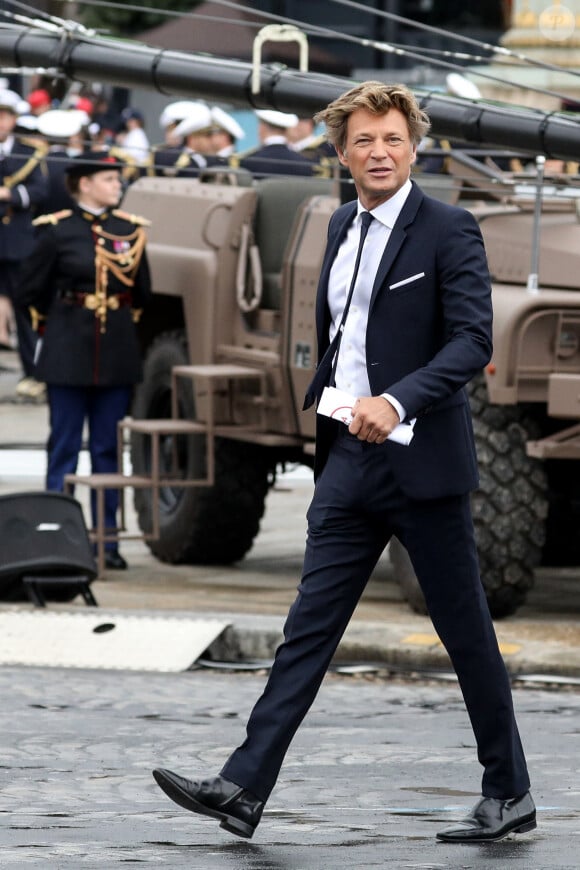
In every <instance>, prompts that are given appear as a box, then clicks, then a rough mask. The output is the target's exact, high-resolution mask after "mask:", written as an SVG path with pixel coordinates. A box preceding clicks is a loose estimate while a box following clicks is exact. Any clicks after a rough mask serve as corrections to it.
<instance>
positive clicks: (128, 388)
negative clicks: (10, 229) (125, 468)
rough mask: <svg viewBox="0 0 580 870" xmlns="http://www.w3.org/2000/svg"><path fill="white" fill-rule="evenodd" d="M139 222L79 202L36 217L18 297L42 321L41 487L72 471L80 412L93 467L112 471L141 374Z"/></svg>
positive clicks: (58, 486) (108, 508)
mask: <svg viewBox="0 0 580 870" xmlns="http://www.w3.org/2000/svg"><path fill="white" fill-rule="evenodd" d="M145 223H147V222H146V221H143V219H141V218H137V217H135V216H132V215H128V214H126V213H125V212H122V211H119V210H116V209H114V210H112V211H105V212H103V213H101V214H100V215H94V214H92V213H90V212H87V211H84V210H83V209H82V208H80V207H79V206H78V205H76V204H75V205H74V206H73V208H71V209H67V210H65V211H61V212H58V213H56V214H51V215H44V216H42V217H41V218H38V219H37V220H36V221H35V224H36V225H37V227H38V239H37V242H36V246H35V248H34V250H33V252H32V254H31V256H30V258H29V260H28V262H27V264H26V266H25V267H24V270H23V274H22V279H21V284H20V301H21V302H22V303H23V304H26V305H29V306H31V307H32V308H33V309H34V311H35V313H36V314H37V315H38V316H39V318H40V322H41V324H43V327H44V328H43V329H42V330H41V332H42V341H41V345H40V350H39V353H38V356H37V364H36V372H35V374H36V377H37V378H39V379H40V380H42V381H45V382H46V384H47V390H48V400H49V406H50V423H51V433H50V439H49V444H48V471H47V489H50V490H57V491H62V489H63V484H64V476H65V474H68V473H73V472H74V471H75V470H76V466H77V461H78V454H79V451H80V449H81V438H82V430H83V424H84V420H85V418H88V421H89V450H90V454H91V468H92V471H93V472H94V473H100V472H105V473H107V472H114V471H116V470H117V450H116V447H117V431H116V428H117V422H118V420H120V419H121V418H122V417H123V416H125V414H126V413H127V411H128V409H129V404H130V399H131V392H132V387H133V385H134V384H135V383H136V382H138V381H139V380H140V379H141V376H142V363H141V354H140V349H139V343H138V337H137V334H136V329H135V321H136V320H137V319H138V315H139V314H140V311H141V309H142V308H143V306H144V305H145V304H146V303H147V300H148V299H149V296H150V293H151V283H150V276H149V267H148V263H147V257H146V253H145V231H144V228H143V224H145ZM117 503H118V498H117V493H116V492H114V491H111V492H108V493H107V497H106V499H105V520H106V525H107V527H108V528H114V527H115V526H116V510H117ZM93 510H94V505H93ZM93 520H94V516H93ZM110 549H115V545H113V544H111V545H110Z"/></svg>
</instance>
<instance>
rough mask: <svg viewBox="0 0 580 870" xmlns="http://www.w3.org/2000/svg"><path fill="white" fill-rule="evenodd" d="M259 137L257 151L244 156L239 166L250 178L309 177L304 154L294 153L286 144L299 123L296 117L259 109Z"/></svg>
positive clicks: (308, 163) (310, 173)
mask: <svg viewBox="0 0 580 870" xmlns="http://www.w3.org/2000/svg"><path fill="white" fill-rule="evenodd" d="M256 117H257V118H258V137H259V139H260V147H258V148H257V149H256V150H254V151H251V152H246V154H245V155H243V157H242V159H241V160H240V166H242V167H243V168H244V169H248V170H249V171H250V172H251V173H252V174H253V175H255V176H257V177H262V176H265V175H312V163H311V162H310V160H308V158H307V157H305V156H304V155H303V154H299V153H298V152H296V151H293V150H292V149H291V148H290V146H289V144H288V130H289V129H290V128H291V127H295V126H296V124H297V123H298V116H297V115H292V114H287V113H286V112H277V111H275V110H274V109H259V110H258V111H257V112H256Z"/></svg>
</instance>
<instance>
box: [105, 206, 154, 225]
mask: <svg viewBox="0 0 580 870" xmlns="http://www.w3.org/2000/svg"><path fill="white" fill-rule="evenodd" d="M111 214H114V215H115V217H118V218H123V220H126V221H129V222H130V223H132V224H137V226H140V227H150V226H151V221H148V220H147V218H144V217H140V216H139V215H138V214H129V212H128V211H123V210H122V209H120V208H115V209H113V211H112V212H111Z"/></svg>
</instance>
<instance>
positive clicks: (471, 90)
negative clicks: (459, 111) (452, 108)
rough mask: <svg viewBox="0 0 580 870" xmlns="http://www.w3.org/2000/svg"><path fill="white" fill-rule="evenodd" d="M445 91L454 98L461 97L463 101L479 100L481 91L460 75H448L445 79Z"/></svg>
mask: <svg viewBox="0 0 580 870" xmlns="http://www.w3.org/2000/svg"><path fill="white" fill-rule="evenodd" d="M445 81H446V83H447V90H448V91H449V93H450V94H453V96H454V97H463V98H464V99H465V100H480V99H481V91H480V90H479V88H478V87H477V85H476V84H474V83H473V82H471V81H469V79H466V78H465V76H462V75H460V73H449V75H448V76H447V78H446V79H445Z"/></svg>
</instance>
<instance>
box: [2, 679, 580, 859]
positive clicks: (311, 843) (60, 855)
mask: <svg viewBox="0 0 580 870" xmlns="http://www.w3.org/2000/svg"><path fill="white" fill-rule="evenodd" d="M264 679H265V675H264V674H263V673H258V674H244V673H236V674H231V673H223V672H214V671H209V670H197V671H193V672H192V671H188V672H185V673H180V674H143V673H129V672H122V673H117V672H111V671H76V670H59V669H36V668H20V669H19V668H0V696H1V697H2V705H1V706H0V733H1V734H2V756H1V762H0V867H2V870H16V868H18V870H19V868H22V867H29V866H30V867H39V868H43V870H44V868H47V870H93V868H101V870H109V868H117V867H126V866H133V865H138V866H143V865H144V866H156V867H162V868H168V870H181V868H184V870H185V868H187V870H219V868H222V870H338V868H354V870H370V868H396V870H402V868H431V870H435V868H449V870H459V868H471V870H495V868H497V870H505V868H507V867H509V868H510V870H546V868H557V870H573V868H577V867H578V845H579V844H578V832H579V830H580V829H579V826H578V818H579V813H580V789H579V788H578V784H577V776H576V775H575V774H576V773H577V770H578V728H577V722H578V718H579V715H580V693H578V692H562V691H561V692H557V693H555V692H549V691H545V690H542V691H538V690H533V689H516V691H515V703H516V707H517V711H518V716H519V720H520V727H521V730H522V738H523V741H524V745H525V746H526V749H527V752H528V757H529V764H530V770H531V775H532V780H533V792H534V797H535V801H536V804H537V807H538V829H537V830H536V831H533V832H531V833H530V834H526V835H523V836H519V837H516V838H514V839H512V840H506V841H503V842H501V843H497V844H487V845H486V844H483V845H472V846H452V845H447V844H438V843H437V842H436V840H435V834H436V832H437V831H438V830H440V829H441V828H442V827H444V826H445V825H447V824H449V823H450V822H451V821H453V820H455V819H457V818H460V817H461V816H463V815H464V814H465V812H466V811H468V809H470V808H471V806H472V805H473V803H474V802H475V801H476V799H477V795H478V793H479V787H480V786H479V778H480V769H479V766H478V764H477V761H476V758H475V748H474V746H473V736H472V733H471V729H470V726H469V722H468V721H467V717H466V714H465V711H464V709H463V704H462V701H461V697H460V694H459V690H458V688H457V686H456V685H452V684H448V683H439V682H430V683H424V682H420V683H418V682H402V681H399V680H396V679H393V678H390V677H388V675H385V676H383V677H375V678H373V679H371V680H369V679H368V678H366V677H361V676H356V677H351V678H345V677H337V676H333V675H330V676H328V677H327V679H326V680H325V682H324V685H323V687H322V689H321V692H320V694H319V696H318V698H317V700H316V702H315V704H314V706H313V708H312V710H311V711H310V713H309V714H308V716H307V717H306V719H305V721H304V723H303V726H302V728H301V729H300V730H299V732H298V734H297V736H296V739H295V741H294V743H293V744H292V746H291V748H290V751H289V753H288V756H287V759H286V763H285V764H284V766H283V768H282V772H281V776H280V779H279V782H278V785H277V786H276V788H275V789H274V792H273V794H272V797H271V800H270V801H269V803H268V805H267V807H266V811H265V813H264V817H263V819H262V822H261V824H260V826H259V828H258V830H257V831H256V834H255V835H254V838H253V839H252V840H251V841H247V840H240V839H238V838H235V837H233V836H231V835H229V834H227V833H226V832H224V831H222V830H220V829H219V827H218V825H217V823H215V822H213V821H211V820H207V819H203V818H200V817H198V816H196V815H194V814H192V813H189V812H187V811H185V810H182V809H181V808H180V807H178V806H176V805H175V804H173V803H172V802H171V801H169V800H168V799H167V797H166V796H165V795H164V794H163V793H162V792H161V791H160V790H159V789H158V787H157V786H156V785H155V783H154V781H153V779H152V777H151V769H152V768H153V767H157V766H166V767H169V768H170V769H173V770H176V771H178V772H181V773H183V774H185V775H188V776H204V775H211V774H214V773H215V772H217V770H219V768H220V767H221V765H222V763H223V761H224V760H225V758H226V757H227V755H228V754H229V752H230V751H231V750H232V748H233V747H234V746H236V745H237V744H238V743H239V742H240V740H241V739H242V737H243V731H244V723H245V720H246V718H247V715H248V713H249V711H250V709H251V706H252V705H253V702H254V700H255V699H256V697H257V696H258V694H259V692H260V691H261V689H262V687H263V684H264Z"/></svg>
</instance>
